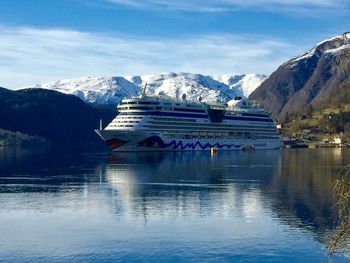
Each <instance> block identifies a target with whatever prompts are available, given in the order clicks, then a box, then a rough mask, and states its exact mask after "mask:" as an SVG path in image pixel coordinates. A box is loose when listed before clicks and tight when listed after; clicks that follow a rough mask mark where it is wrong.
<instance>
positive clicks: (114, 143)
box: [106, 138, 129, 149]
mask: <svg viewBox="0 0 350 263" xmlns="http://www.w3.org/2000/svg"><path fill="white" fill-rule="evenodd" d="M128 142H129V141H123V140H120V139H116V138H113V139H109V140H107V141H106V143H107V145H108V146H109V147H110V148H112V149H116V148H119V147H121V146H123V145H124V144H126V143H128Z"/></svg>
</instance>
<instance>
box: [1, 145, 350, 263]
mask: <svg viewBox="0 0 350 263" xmlns="http://www.w3.org/2000/svg"><path fill="white" fill-rule="evenodd" d="M349 160H350V151H349V150H341V149H324V150H319V149H317V150H316V149H314V150H312V149H309V150H307V149H300V150H283V151H256V152H219V154H218V155H217V156H214V157H211V156H210V154H209V152H194V153H147V154H146V153H138V154H136V153H128V154H126V153H123V154H114V155H111V154H109V153H87V152H84V153H81V152H80V153H79V152H71V153H69V152H62V151H52V150H51V151H29V150H21V149H12V150H11V149H8V148H0V262H118V261H123V262H347V260H346V259H345V258H343V257H341V256H336V257H331V258H329V257H328V256H327V253H326V250H325V248H324V247H325V245H324V244H325V242H326V240H327V235H328V234H329V231H330V230H332V229H333V228H334V226H335V222H336V221H337V218H336V210H335V208H332V206H333V203H334V200H333V194H332V187H333V182H334V180H335V179H336V177H337V173H338V171H339V169H340V167H341V166H342V165H345V164H347V163H348V162H349Z"/></svg>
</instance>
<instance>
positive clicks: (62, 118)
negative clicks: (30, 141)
mask: <svg viewBox="0 0 350 263" xmlns="http://www.w3.org/2000/svg"><path fill="white" fill-rule="evenodd" d="M0 105H1V107H0V128H2V129H5V130H10V131H19V132H21V133H25V134H29V135H33V136H40V137H43V138H46V139H49V140H51V141H53V142H56V143H90V142H97V141H98V139H99V138H98V137H97V135H96V134H95V133H94V131H93V130H94V129H96V128H97V127H98V123H99V119H101V118H102V119H104V121H105V122H107V121H110V120H111V118H112V117H113V116H114V115H115V114H116V113H115V112H114V110H112V109H110V108H109V109H100V108H96V107H92V106H90V105H88V104H86V103H85V102H83V101H82V100H81V99H79V98H77V97H75V96H73V95H66V94H63V93H60V92H57V91H52V90H45V89H23V90H17V91H11V90H6V89H0Z"/></svg>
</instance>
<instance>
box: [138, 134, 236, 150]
mask: <svg viewBox="0 0 350 263" xmlns="http://www.w3.org/2000/svg"><path fill="white" fill-rule="evenodd" d="M137 146H138V147H158V148H162V149H164V148H168V147H172V148H173V149H174V150H176V149H178V148H180V149H181V150H185V149H187V148H190V149H192V150H194V149H195V148H196V147H198V146H199V147H200V148H202V150H204V149H206V148H209V149H210V148H212V147H217V148H219V149H222V148H225V147H226V148H228V149H231V148H240V147H241V146H242V145H237V144H220V143H214V144H210V143H206V144H201V143H200V142H199V141H196V142H195V143H183V142H182V141H178V142H177V141H176V140H172V141H170V142H169V143H165V142H164V141H163V140H162V139H161V138H160V137H159V136H151V137H148V138H146V139H144V140H143V141H141V142H139V143H138V145H137Z"/></svg>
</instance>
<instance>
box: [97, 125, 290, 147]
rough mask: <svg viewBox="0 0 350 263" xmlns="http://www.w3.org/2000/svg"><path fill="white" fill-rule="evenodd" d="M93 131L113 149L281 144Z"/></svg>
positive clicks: (144, 132)
mask: <svg viewBox="0 0 350 263" xmlns="http://www.w3.org/2000/svg"><path fill="white" fill-rule="evenodd" d="M96 133H97V134H98V135H99V136H100V137H101V138H102V139H103V140H104V141H105V142H106V143H107V145H108V146H109V147H110V148H111V149H112V151H114V152H146V151H156V152H159V151H208V150H210V149H211V148H213V147H215V148H217V149H218V150H220V151H221V150H244V149H247V148H248V149H255V150H268V149H279V148H281V147H282V146H283V143H282V141H281V140H280V139H278V140H277V139H256V140H252V139H239V138H229V137H228V138H210V136H208V138H203V137H202V138H200V137H197V138H195V137H194V138H190V139H174V138H166V135H163V134H162V133H154V132H148V131H113V130H96Z"/></svg>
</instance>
